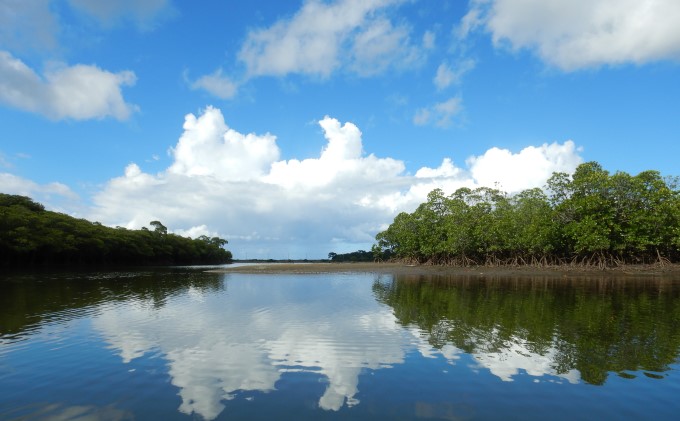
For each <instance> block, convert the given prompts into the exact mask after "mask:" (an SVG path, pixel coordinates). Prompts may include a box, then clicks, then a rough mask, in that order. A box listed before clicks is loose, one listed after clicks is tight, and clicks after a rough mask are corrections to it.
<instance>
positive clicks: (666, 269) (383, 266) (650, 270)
mask: <svg viewBox="0 0 680 421" xmlns="http://www.w3.org/2000/svg"><path fill="white" fill-rule="evenodd" d="M210 272H217V273H247V274H254V273H263V274H278V273H291V274H296V273H299V274H304V273H312V274H313V273H317V274H318V273H391V274H395V275H445V276H480V275H481V276H503V277H506V276H518V275H519V276H526V275H529V276H563V275H564V276H567V275H568V276H578V275H586V276H595V275H597V276H609V275H612V276H626V275H629V276H635V277H639V276H645V277H646V276H654V277H664V278H666V277H668V278H673V279H680V265H678V264H667V265H663V266H661V265H625V266H619V267H615V268H606V269H599V268H596V267H583V266H571V265H562V266H543V267H539V266H471V267H458V266H439V265H406V264H403V263H373V262H370V263H262V264H249V265H238V266H232V267H224V268H220V269H215V270H211V271H210Z"/></svg>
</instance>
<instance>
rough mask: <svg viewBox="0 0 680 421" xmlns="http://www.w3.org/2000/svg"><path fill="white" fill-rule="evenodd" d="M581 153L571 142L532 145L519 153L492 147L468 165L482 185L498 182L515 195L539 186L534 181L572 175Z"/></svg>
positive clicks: (491, 184)
mask: <svg viewBox="0 0 680 421" xmlns="http://www.w3.org/2000/svg"><path fill="white" fill-rule="evenodd" d="M578 152H579V150H578V149H577V148H576V145H575V144H574V142H572V141H571V140H568V141H566V142H564V143H563V144H559V143H552V144H547V143H544V144H543V145H541V146H539V147H535V146H529V147H526V148H524V149H522V150H521V151H520V152H519V153H516V154H513V153H512V152H510V151H509V150H507V149H499V148H491V149H489V150H488V151H486V152H485V153H484V154H483V155H481V156H477V157H471V158H468V160H467V161H466V164H467V166H468V167H469V168H470V174H471V175H472V177H473V178H474V179H475V180H476V181H477V182H478V183H479V184H481V185H485V186H493V185H494V184H495V183H498V184H500V186H501V188H502V189H504V190H507V191H513V192H515V191H520V190H524V189H527V188H531V187H537V186H535V185H533V183H532V181H531V180H547V179H548V178H549V177H550V175H551V174H552V173H553V172H554V171H558V172H572V171H573V169H574V168H575V167H576V166H578V164H580V163H581V162H582V161H581V159H580V157H579V155H578Z"/></svg>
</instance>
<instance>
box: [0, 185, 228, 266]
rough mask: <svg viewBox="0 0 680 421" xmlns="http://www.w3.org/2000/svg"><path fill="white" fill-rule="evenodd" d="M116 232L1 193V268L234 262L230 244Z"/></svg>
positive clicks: (161, 230) (158, 230)
mask: <svg viewBox="0 0 680 421" xmlns="http://www.w3.org/2000/svg"><path fill="white" fill-rule="evenodd" d="M150 225H151V226H152V227H153V228H154V230H153V231H151V230H149V229H147V228H143V229H141V230H128V229H125V228H122V227H117V228H110V227H106V226H103V225H102V224H100V223H98V222H90V221H87V220H85V219H77V218H73V217H71V216H68V215H65V214H62V213H57V212H51V211H47V210H45V208H44V206H42V205H41V204H39V203H36V202H34V201H33V200H31V199H30V198H28V197H25V196H16V195H8V194H3V193H0V265H2V266H17V267H19V266H34V265H69V264H213V263H227V262H230V261H231V258H232V255H231V252H229V251H228V250H225V249H224V248H223V247H224V245H225V244H227V241H226V240H223V239H221V238H219V237H213V238H208V237H206V236H201V237H199V238H197V239H191V238H186V237H181V236H179V235H175V234H169V233H168V229H167V228H166V227H165V226H164V225H163V224H162V223H161V222H160V221H151V223H150Z"/></svg>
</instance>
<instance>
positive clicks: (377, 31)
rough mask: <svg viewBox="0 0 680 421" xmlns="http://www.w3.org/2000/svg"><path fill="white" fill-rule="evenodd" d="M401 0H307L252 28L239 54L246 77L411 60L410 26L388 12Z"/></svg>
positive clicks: (365, 68) (370, 67) (371, 67)
mask: <svg viewBox="0 0 680 421" xmlns="http://www.w3.org/2000/svg"><path fill="white" fill-rule="evenodd" d="M401 2H402V0H338V1H335V2H331V3H326V2H322V1H319V0H307V1H305V2H304V4H303V6H302V8H301V9H300V10H299V11H298V12H297V13H296V14H295V15H294V16H293V17H291V18H289V19H282V20H279V21H277V22H276V23H274V24H273V25H272V26H271V27H269V28H265V29H258V30H253V31H251V32H250V33H249V34H248V37H247V39H246V41H245V43H244V45H243V46H242V48H241V51H240V52H239V59H240V60H241V61H242V62H243V63H244V64H245V65H246V68H247V74H248V76H251V77H252V76H263V75H269V76H285V75H287V74H289V73H301V74H307V75H313V76H318V77H322V78H325V77H328V76H330V75H331V73H333V72H334V71H335V70H337V69H339V68H341V67H343V66H345V67H347V68H348V69H349V70H351V71H354V72H356V73H358V74H360V75H371V74H375V73H379V72H383V71H384V70H386V69H387V68H389V67H392V66H405V65H411V64H414V63H415V62H416V61H417V60H416V57H417V56H418V48H417V47H416V46H414V45H412V44H411V42H410V40H409V32H410V30H409V28H408V27H406V26H403V25H396V26H395V25H394V24H393V23H392V22H391V21H390V20H389V19H388V17H387V16H386V10H387V9H388V8H389V7H390V6H393V5H396V4H399V3H401Z"/></svg>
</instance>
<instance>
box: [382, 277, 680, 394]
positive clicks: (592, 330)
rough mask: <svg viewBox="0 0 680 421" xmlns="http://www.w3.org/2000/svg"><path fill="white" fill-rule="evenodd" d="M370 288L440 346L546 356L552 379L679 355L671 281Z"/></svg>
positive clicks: (463, 282)
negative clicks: (570, 373) (576, 371)
mask: <svg viewBox="0 0 680 421" xmlns="http://www.w3.org/2000/svg"><path fill="white" fill-rule="evenodd" d="M373 291H374V294H375V296H376V298H377V299H378V300H379V301H380V302H382V303H385V304H387V305H389V306H391V307H392V308H393V309H394V314H395V316H396V317H397V320H398V321H399V323H400V324H402V325H404V326H409V325H415V326H418V328H420V329H422V330H423V331H425V332H427V333H429V341H430V343H431V344H432V346H434V347H435V348H438V349H441V348H442V347H444V346H445V345H447V344H452V345H453V346H455V347H457V348H460V349H462V350H464V351H465V352H467V353H470V354H498V353H503V352H506V353H507V352H508V351H513V352H514V353H518V352H519V353H522V352H529V353H531V354H535V355H538V356H549V357H550V360H551V361H550V367H551V369H552V370H554V372H555V373H557V374H561V375H565V374H568V373H569V372H571V371H573V370H578V371H579V372H580V375H581V378H582V379H583V380H584V381H585V382H588V383H590V384H595V385H602V384H604V383H605V382H606V380H607V376H608V374H609V373H610V372H618V373H620V374H621V375H622V376H623V377H631V373H626V372H631V371H632V372H637V371H652V372H656V373H659V372H663V371H666V370H668V369H669V365H670V364H673V363H675V362H676V361H677V359H678V351H679V350H680V330H679V329H678V328H677V326H680V288H679V287H678V286H677V285H673V284H671V283H668V282H662V281H654V280H649V281H631V280H629V279H625V280H624V279H615V278H602V279H580V280H568V279H559V278H554V277H552V278H550V277H524V278H522V279H519V278H517V279H510V278H494V277H456V278H446V277H424V276H421V277H415V276H401V277H399V276H398V277H397V278H396V279H395V280H394V281H392V282H384V281H379V282H375V283H374V285H373ZM518 344H519V345H521V347H520V348H521V349H522V350H524V351H521V350H519V349H514V347H516V346H517V345H518ZM645 374H647V375H648V376H656V377H658V374H653V373H645Z"/></svg>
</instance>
